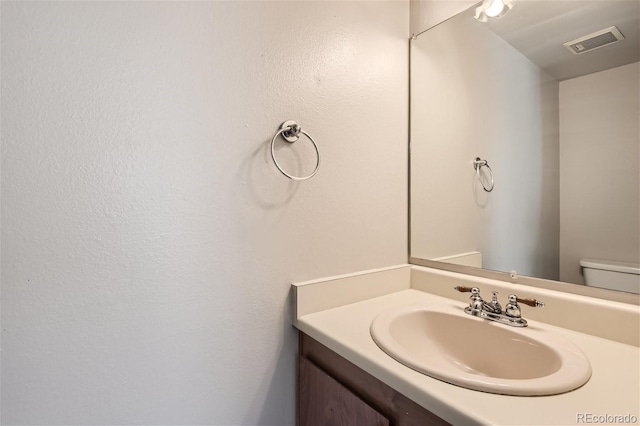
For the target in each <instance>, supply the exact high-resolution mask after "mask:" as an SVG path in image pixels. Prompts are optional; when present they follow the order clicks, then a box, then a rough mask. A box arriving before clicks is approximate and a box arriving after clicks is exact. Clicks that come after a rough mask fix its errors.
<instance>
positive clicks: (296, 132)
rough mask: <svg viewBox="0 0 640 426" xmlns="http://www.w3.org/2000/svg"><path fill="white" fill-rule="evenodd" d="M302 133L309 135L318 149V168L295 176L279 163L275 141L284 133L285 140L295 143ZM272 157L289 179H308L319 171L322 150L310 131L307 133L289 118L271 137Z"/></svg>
mask: <svg viewBox="0 0 640 426" xmlns="http://www.w3.org/2000/svg"><path fill="white" fill-rule="evenodd" d="M300 133H302V134H303V135H305V136H306V137H307V139H309V140H310V141H311V143H312V144H313V147H314V148H315V150H316V156H317V157H318V160H317V161H316V168H315V169H314V170H313V172H311V174H310V175H308V176H293V175H290V174H289V173H287V172H285V171H284V169H283V168H282V167H281V166H280V164H278V160H277V159H276V151H275V142H276V139H277V138H278V136H280V135H282V138H283V139H284V140H285V141H287V142H289V143H294V142H295V141H297V140H298V138H299V137H300ZM271 158H273V162H274V163H275V164H276V167H277V168H278V170H280V173H282V174H283V175H285V176H286V177H288V178H289V179H293V180H307V179H310V178H312V177H314V176H315V174H316V173H318V168H319V167H320V151H319V150H318V145H317V144H316V141H314V140H313V138H312V137H311V135H309V133H307V132H305V131H304V130H302V128H301V127H300V126H299V125H298V123H296V122H295V121H293V120H288V121H285V122H284V123H282V124H281V125H280V130H278V132H277V133H276V134H275V136H274V137H273V139H271Z"/></svg>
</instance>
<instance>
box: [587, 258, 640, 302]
mask: <svg viewBox="0 0 640 426" xmlns="http://www.w3.org/2000/svg"><path fill="white" fill-rule="evenodd" d="M580 266H581V267H582V271H583V274H584V282H585V284H586V285H588V286H590V287H600V288H608V289H611V290H620V291H627V292H630V293H636V294H639V293H640V264H638V263H629V262H616V261H613V260H599V259H582V260H580Z"/></svg>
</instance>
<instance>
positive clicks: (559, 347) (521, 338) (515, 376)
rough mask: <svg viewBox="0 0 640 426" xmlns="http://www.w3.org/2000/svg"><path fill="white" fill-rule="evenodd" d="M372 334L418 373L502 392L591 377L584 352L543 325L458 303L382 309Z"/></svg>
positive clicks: (550, 390) (570, 384)
mask: <svg viewBox="0 0 640 426" xmlns="http://www.w3.org/2000/svg"><path fill="white" fill-rule="evenodd" d="M370 331H371V337H373V340H374V341H375V342H376V344H377V345H378V346H379V347H380V349H382V350H383V351H384V352H386V353H387V354H388V355H389V356H391V357H392V358H394V359H395V360H397V361H399V362H401V363H402V364H404V365H406V366H407V367H410V368H412V369H414V370H416V371H418V372H420V373H423V374H426V375H428V376H431V377H434V378H436V379H439V380H443V381H445V382H448V383H451V384H454V385H458V386H462V387H465V388H468V389H473V390H478V391H484V392H491V393H497V394H503V395H522V396H534V395H554V394H559V393H564V392H568V391H571V390H574V389H576V388H578V387H580V386H582V385H583V384H585V383H586V382H587V381H588V380H589V378H590V377H591V365H590V363H589V360H588V359H587V357H586V356H585V355H584V353H583V352H582V351H581V350H580V348H578V347H577V346H576V345H575V344H574V343H572V342H571V341H569V340H568V339H567V338H565V337H564V336H562V335H560V334H558V333H555V332H553V331H551V330H548V329H545V328H544V326H541V325H530V326H529V327H526V328H515V327H510V326H508V325H504V324H499V323H496V322H491V321H487V320H484V319H481V318H477V317H473V316H470V315H467V314H465V313H464V312H463V308H462V307H458V306H454V305H444V304H443V305H438V306H404V307H399V308H394V309H390V310H387V311H384V312H382V313H381V314H379V315H378V316H377V317H376V318H375V319H374V320H373V322H372V323H371V329H370Z"/></svg>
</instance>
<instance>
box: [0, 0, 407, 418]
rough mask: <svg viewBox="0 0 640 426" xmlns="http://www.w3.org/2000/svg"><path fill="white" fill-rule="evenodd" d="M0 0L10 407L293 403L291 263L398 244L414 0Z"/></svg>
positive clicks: (155, 409) (333, 260)
mask: <svg viewBox="0 0 640 426" xmlns="http://www.w3.org/2000/svg"><path fill="white" fill-rule="evenodd" d="M1 12H2V34H1V36H2V41H1V42H2V45H1V48H2V64H1V65H2V76H1V77H2V111H1V112H2V123H1V124H2V399H1V403H2V410H1V411H2V418H1V421H2V423H3V424H176V423H180V424H274V425H275V424H277V425H281V424H290V423H293V422H294V412H295V404H294V390H295V388H294V382H295V354H296V350H297V349H296V343H297V339H296V334H295V331H294V329H293V328H292V327H291V325H290V324H289V321H290V317H289V311H288V309H289V306H288V304H289V300H288V294H289V285H290V283H291V282H292V281H300V280H306V279H311V278H316V277H322V276H327V275H333V274H341V273H346V272H351V271H357V270H362V269H368V268H374V267H381V266H385V265H394V264H398V263H403V262H406V255H407V237H406V229H407V223H406V222H407V220H406V217H407V207H406V206H407V153H406V141H407V131H406V130H405V129H406V122H407V116H408V112H407V101H406V100H407V85H408V70H407V45H406V43H407V38H406V37H407V34H408V23H409V14H408V13H409V11H408V3H406V2H322V3H317V2H300V3H297V2H255V3H247V2H238V3H234V2H2V10H1ZM286 119H295V120H298V121H299V122H300V123H301V124H302V126H303V127H304V128H305V129H306V130H307V131H308V132H309V133H311V134H312V135H313V136H314V137H315V138H316V139H317V141H318V144H319V146H320V149H321V151H322V155H323V157H322V161H323V163H322V167H321V169H320V172H319V173H318V174H317V176H316V177H314V178H313V179H312V180H310V181H307V182H303V183H294V182H292V181H289V180H287V179H286V178H284V177H283V176H282V175H280V174H279V173H278V172H277V170H276V169H275V167H274V165H273V163H272V162H271V159H270V157H269V154H268V142H269V141H270V140H271V137H272V135H273V134H274V133H275V131H276V130H277V126H278V125H279V124H280V123H281V122H282V121H284V120H286ZM281 145H283V144H281ZM281 145H280V149H279V153H280V154H281V155H282V158H283V162H285V163H286V164H287V165H288V167H291V168H292V169H293V170H294V171H297V172H300V173H302V172H305V171H307V170H308V167H309V162H313V159H312V157H310V156H311V154H312V153H311V152H310V151H309V145H308V144H307V145H304V142H303V143H301V144H297V145H295V146H294V147H293V148H294V149H295V150H296V152H297V153H298V155H297V156H296V155H293V156H292V155H287V154H288V153H289V152H290V149H289V147H282V146H281Z"/></svg>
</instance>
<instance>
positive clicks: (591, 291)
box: [409, 256, 640, 306]
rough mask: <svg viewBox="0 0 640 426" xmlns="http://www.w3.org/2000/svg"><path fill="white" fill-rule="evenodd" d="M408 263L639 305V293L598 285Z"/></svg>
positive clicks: (450, 265) (414, 261)
mask: <svg viewBox="0 0 640 426" xmlns="http://www.w3.org/2000/svg"><path fill="white" fill-rule="evenodd" d="M409 263H410V264H412V265H417V266H425V267H427V268H433V269H440V270H443V271H449V272H456V273H459V274H465V275H472V276H474V277H480V278H487V279H492V280H499V281H506V282H510V283H513V284H522V285H528V286H531V287H538V288H544V289H547V290H554V291H561V292H563V293H571V294H577V295H580V296H587V297H594V298H597V299H603V300H609V301H612V302H620V303H627V304H630V305H636V306H638V305H640V294H634V293H625V292H622V291H613V290H607V289H604V288H598V287H587V286H585V285H577V284H572V283H565V282H562V281H554V280H547V279H543V278H534V277H529V276H520V275H519V276H518V277H517V278H511V276H510V274H509V273H507V272H498V271H492V270H489V269H481V268H476V267H473V266H466V265H456V264H453V263H445V262H438V261H435V260H427V259H420V258H417V257H412V256H410V257H409Z"/></svg>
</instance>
